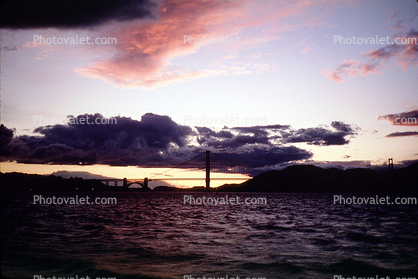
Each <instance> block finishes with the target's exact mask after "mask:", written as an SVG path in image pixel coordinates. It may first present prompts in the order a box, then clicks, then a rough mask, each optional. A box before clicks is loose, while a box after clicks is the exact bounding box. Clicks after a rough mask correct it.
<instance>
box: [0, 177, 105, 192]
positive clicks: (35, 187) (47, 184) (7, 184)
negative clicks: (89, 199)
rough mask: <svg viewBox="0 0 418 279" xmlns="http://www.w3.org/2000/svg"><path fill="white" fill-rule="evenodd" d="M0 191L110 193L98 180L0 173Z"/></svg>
mask: <svg viewBox="0 0 418 279" xmlns="http://www.w3.org/2000/svg"><path fill="white" fill-rule="evenodd" d="M0 181H1V191H2V192H12V191H111V190H113V189H112V187H108V186H106V185H104V184H103V183H101V182H100V181H98V180H87V179H83V178H74V177H72V178H68V179H65V178H62V177H60V176H54V175H49V176H44V175H38V174H26V173H16V172H13V173H0Z"/></svg>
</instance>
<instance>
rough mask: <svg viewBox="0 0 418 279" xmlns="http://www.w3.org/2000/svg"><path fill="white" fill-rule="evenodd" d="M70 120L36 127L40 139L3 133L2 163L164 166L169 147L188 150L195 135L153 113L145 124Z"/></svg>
mask: <svg viewBox="0 0 418 279" xmlns="http://www.w3.org/2000/svg"><path fill="white" fill-rule="evenodd" d="M69 119H70V120H71V121H70V122H69V123H68V124H67V125H54V126H43V127H38V128H36V129H35V130H34V132H36V133H39V134H41V136H19V137H17V138H15V139H14V141H13V140H11V139H10V135H11V133H10V130H9V129H7V128H5V127H4V128H2V141H4V142H5V143H6V145H5V146H6V147H5V148H4V149H5V152H3V145H2V157H3V159H5V158H8V159H14V160H17V161H18V162H22V163H54V164H96V163H99V164H108V165H144V164H147V163H152V162H158V161H162V160H163V159H164V156H167V151H168V150H169V149H170V148H179V147H184V146H185V145H186V144H187V137H188V136H189V135H191V134H192V133H193V132H192V129H191V128H190V127H187V126H181V125H178V124H176V123H175V122H174V121H173V120H171V118H170V117H168V116H161V115H155V114H151V113H147V114H145V115H143V116H142V118H141V121H137V120H133V119H131V118H126V117H115V118H114V119H115V120H116V123H115V124H105V125H98V124H94V125H88V124H84V125H82V124H77V123H82V119H89V123H95V119H104V118H103V116H102V115H100V114H94V115H91V114H84V115H79V116H77V117H72V116H70V117H69ZM84 122H85V120H84ZM85 123H86V122H85ZM3 134H4V137H3ZM21 146H23V147H24V148H22V147H21ZM19 147H20V148H19ZM10 150H15V152H10ZM160 151H162V152H163V153H160ZM156 154H158V155H156Z"/></svg>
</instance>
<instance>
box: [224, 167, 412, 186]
mask: <svg viewBox="0 0 418 279" xmlns="http://www.w3.org/2000/svg"><path fill="white" fill-rule="evenodd" d="M218 191H237V192H241V191H245V192H283V193H418V163H415V164H413V165H411V166H409V167H405V168H401V169H398V170H395V171H393V172H392V173H387V174H381V173H378V172H376V171H374V170H371V169H362V168H356V169H347V170H339V169H335V168H331V169H323V168H319V167H315V166H311V165H299V166H289V167H287V168H285V169H283V170H280V171H275V170H273V171H268V172H265V173H262V174H260V175H258V176H256V177H254V178H253V179H250V180H248V181H246V182H244V183H242V184H240V185H223V186H221V187H219V188H218Z"/></svg>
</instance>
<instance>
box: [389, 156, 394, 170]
mask: <svg viewBox="0 0 418 279" xmlns="http://www.w3.org/2000/svg"><path fill="white" fill-rule="evenodd" d="M388 167H389V172H392V171H393V158H389V159H388Z"/></svg>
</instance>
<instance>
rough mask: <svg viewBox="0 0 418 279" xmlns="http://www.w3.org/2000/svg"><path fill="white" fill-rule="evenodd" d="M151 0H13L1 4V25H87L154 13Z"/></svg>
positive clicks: (35, 26)
mask: <svg viewBox="0 0 418 279" xmlns="http://www.w3.org/2000/svg"><path fill="white" fill-rule="evenodd" d="M154 5H155V4H153V3H152V2H151V1H148V0H88V1H86V0H9V1H5V2H3V4H2V5H1V9H0V10H1V21H0V27H1V28H12V29H30V28H49V27H56V28H83V27H91V26H96V25H100V24H103V23H106V22H109V21H112V20H115V21H128V20H134V19H141V18H146V17H152V9H153V6H154Z"/></svg>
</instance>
